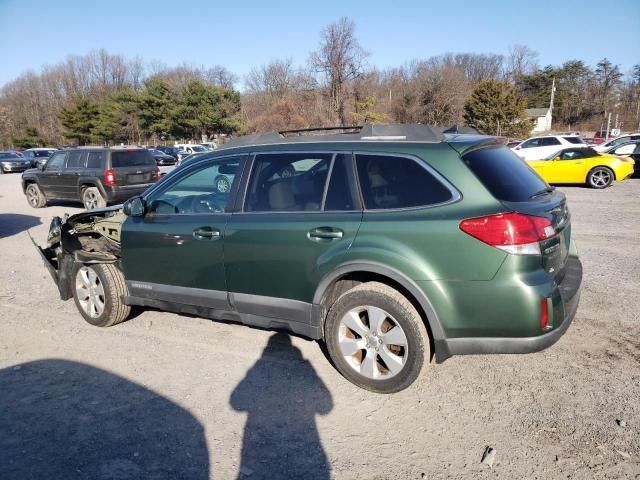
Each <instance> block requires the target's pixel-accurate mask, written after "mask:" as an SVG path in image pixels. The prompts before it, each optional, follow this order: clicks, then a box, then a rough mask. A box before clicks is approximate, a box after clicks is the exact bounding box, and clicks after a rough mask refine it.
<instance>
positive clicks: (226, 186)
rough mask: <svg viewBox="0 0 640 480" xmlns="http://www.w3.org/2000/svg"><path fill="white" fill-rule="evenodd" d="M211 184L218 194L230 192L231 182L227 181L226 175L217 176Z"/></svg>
mask: <svg viewBox="0 0 640 480" xmlns="http://www.w3.org/2000/svg"><path fill="white" fill-rule="evenodd" d="M213 184H214V185H215V186H216V190H217V191H218V192H220V193H228V192H229V190H231V182H230V181H229V177H227V176H226V175H218V176H217V177H216V178H215V179H214V180H213Z"/></svg>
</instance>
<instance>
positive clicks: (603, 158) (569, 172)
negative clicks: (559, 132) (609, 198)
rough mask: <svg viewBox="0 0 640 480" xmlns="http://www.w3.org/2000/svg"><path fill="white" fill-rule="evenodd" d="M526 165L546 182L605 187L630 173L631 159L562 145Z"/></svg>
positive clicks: (621, 179) (631, 171) (587, 148)
mask: <svg viewBox="0 0 640 480" xmlns="http://www.w3.org/2000/svg"><path fill="white" fill-rule="evenodd" d="M528 163H529V165H530V166H531V167H532V168H533V169H534V170H535V171H536V172H538V173H539V174H540V176H541V177H542V178H544V179H545V180H546V181H547V182H548V183H581V184H586V185H588V186H590V187H592V188H598V189H602V188H607V187H609V186H610V185H611V184H613V182H614V181H615V180H617V181H619V182H621V181H623V180H625V179H627V178H629V177H630V176H631V175H633V168H634V161H633V160H632V159H630V158H625V157H617V156H615V155H609V154H605V153H599V152H596V151H595V150H594V149H593V148H590V147H586V148H575V147H572V148H565V149H562V150H560V151H557V152H554V153H553V154H551V155H549V156H548V157H547V158H545V159H542V160H532V161H529V162H528Z"/></svg>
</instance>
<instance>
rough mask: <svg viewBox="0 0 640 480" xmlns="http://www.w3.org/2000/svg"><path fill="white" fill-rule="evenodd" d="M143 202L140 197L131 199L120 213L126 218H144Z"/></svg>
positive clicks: (125, 203)
mask: <svg viewBox="0 0 640 480" xmlns="http://www.w3.org/2000/svg"><path fill="white" fill-rule="evenodd" d="M144 210H145V205H144V200H142V198H140V197H132V198H130V199H129V200H127V201H126V202H124V205H123V206H122V211H123V212H124V214H125V215H126V216H127V217H144Z"/></svg>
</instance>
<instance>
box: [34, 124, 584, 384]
mask: <svg viewBox="0 0 640 480" xmlns="http://www.w3.org/2000/svg"><path fill="white" fill-rule="evenodd" d="M325 130H326V131H325V132H324V134H319V133H317V132H306V131H293V132H280V133H274V134H265V135H251V136H246V137H240V138H238V139H236V140H233V141H232V142H230V143H228V144H227V145H225V146H224V147H223V148H219V149H218V150H216V151H214V152H210V153H206V154H202V155H199V156H197V157H194V158H193V159H192V160H190V161H189V162H185V164H183V165H182V166H181V167H180V168H178V169H177V170H175V171H174V172H172V173H171V174H169V175H167V176H166V177H165V178H164V179H163V181H161V182H159V183H157V184H156V185H154V186H153V187H151V188H150V189H149V190H147V191H146V192H145V193H144V194H143V195H141V196H139V197H134V198H132V199H130V200H128V201H127V202H126V203H125V204H124V206H119V207H113V208H106V209H98V210H92V211H89V212H84V213H81V214H78V215H74V216H72V217H69V218H68V219H65V220H61V219H60V218H57V217H56V218H54V219H53V221H52V224H51V229H50V232H49V238H48V246H47V247H46V248H44V249H41V252H42V255H43V257H44V258H45V260H46V263H47V265H48V267H49V270H50V271H51V273H52V276H53V277H54V280H55V281H56V282H57V284H58V288H59V290H60V295H61V298H62V299H64V300H66V299H70V298H72V297H73V298H74V300H75V302H76V305H77V307H78V310H79V311H80V313H81V314H82V316H83V317H84V318H85V320H86V321H87V322H89V323H91V324H92V325H96V326H102V327H106V326H111V325H115V324H117V323H119V322H122V321H123V320H125V319H126V318H127V316H128V315H129V312H130V309H131V307H132V306H134V305H137V306H143V307H144V306H150V307H155V308H160V309H165V310H172V311H178V312H188V313H191V314H196V315H200V316H203V317H209V318H213V319H220V320H225V321H236V322H240V323H243V324H246V325H251V326H256V327H261V328H268V329H285V330H288V331H291V332H293V333H295V334H298V335H302V336H305V337H308V338H311V339H317V340H322V341H324V342H325V344H326V346H327V351H328V353H329V356H330V357H331V361H332V362H333V364H334V365H335V366H336V368H337V369H338V370H339V371H340V373H341V374H342V375H344V376H345V377H346V378H347V379H348V380H350V381H351V382H353V383H354V384H356V385H359V386H361V387H363V388H366V389H369V390H372V391H375V392H381V393H391V392H397V391H399V390H402V389H404V388H406V387H408V386H409V385H410V384H411V383H412V382H413V381H414V380H415V379H416V378H417V377H418V376H419V375H420V373H421V371H422V370H423V369H424V367H425V365H426V364H427V363H430V362H431V361H432V360H433V361H434V362H435V363H439V362H442V361H444V360H445V359H447V358H448V357H450V356H451V355H461V354H482V353H527V352H535V351H539V350H541V349H544V348H546V347H548V346H550V345H552V344H553V343H554V342H556V341H557V340H558V339H559V338H560V336H561V335H562V334H563V333H564V332H565V331H566V330H567V328H568V327H569V324H570V322H571V320H572V318H573V316H574V314H575V311H576V309H577V306H578V299H579V292H580V284H581V281H582V266H581V263H580V260H579V259H578V255H577V251H576V248H575V246H574V244H573V241H572V240H571V221H570V219H571V217H570V214H569V210H568V208H567V204H566V200H565V196H564V194H562V193H560V192H558V191H556V190H554V189H553V188H551V187H549V185H547V184H546V183H545V182H544V181H543V180H542V179H541V178H540V177H539V176H538V175H537V174H536V173H535V172H534V171H533V170H532V169H531V168H529V167H528V166H527V165H526V163H525V162H523V161H522V160H520V159H519V158H518V157H517V156H516V155H515V154H513V153H511V152H510V151H509V149H507V148H506V147H505V146H504V145H502V144H501V143H500V141H499V140H498V139H496V138H493V137H487V136H470V135H449V136H447V135H443V134H441V133H440V132H439V131H437V130H436V129H434V128H431V127H429V126H426V125H387V126H365V127H360V128H351V129H342V130H329V129H325ZM220 175H224V176H225V177H226V178H227V179H228V180H229V182H228V183H227V184H226V186H225V188H224V189H219V188H218V185H219V182H216V178H219V176H220Z"/></svg>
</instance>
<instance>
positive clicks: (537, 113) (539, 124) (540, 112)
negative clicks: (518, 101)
mask: <svg viewBox="0 0 640 480" xmlns="http://www.w3.org/2000/svg"><path fill="white" fill-rule="evenodd" d="M525 112H526V114H527V118H529V120H531V121H533V130H531V133H543V132H549V131H550V130H551V120H552V118H551V109H550V108H527V109H526V110H525Z"/></svg>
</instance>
